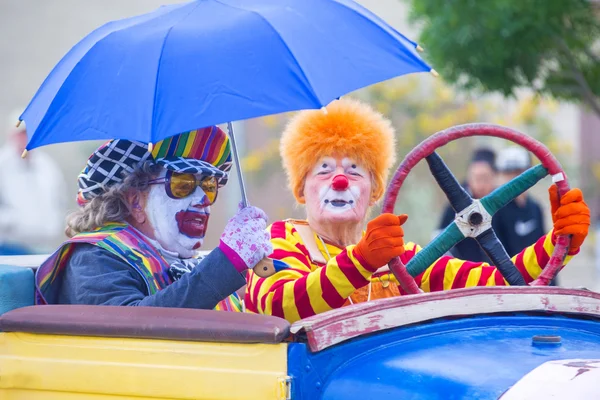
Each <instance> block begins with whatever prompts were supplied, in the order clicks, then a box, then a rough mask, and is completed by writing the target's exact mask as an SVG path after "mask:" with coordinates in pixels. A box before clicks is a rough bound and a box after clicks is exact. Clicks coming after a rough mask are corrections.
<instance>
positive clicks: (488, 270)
mask: <svg viewBox="0 0 600 400" xmlns="http://www.w3.org/2000/svg"><path fill="white" fill-rule="evenodd" d="M494 271H495V269H494V267H482V268H481V276H480V277H479V282H477V286H485V284H486V283H487V281H488V279H490V276H492V274H493V273H494Z"/></svg>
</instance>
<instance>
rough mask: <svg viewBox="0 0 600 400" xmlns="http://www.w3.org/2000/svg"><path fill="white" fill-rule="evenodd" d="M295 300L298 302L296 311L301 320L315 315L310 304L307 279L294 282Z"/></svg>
mask: <svg viewBox="0 0 600 400" xmlns="http://www.w3.org/2000/svg"><path fill="white" fill-rule="evenodd" d="M294 300H295V301H296V309H297V310H298V314H299V315H300V318H307V317H310V316H313V315H315V310H313V308H312V305H311V304H310V298H309V297H308V292H307V291H306V278H302V279H298V280H296V282H294Z"/></svg>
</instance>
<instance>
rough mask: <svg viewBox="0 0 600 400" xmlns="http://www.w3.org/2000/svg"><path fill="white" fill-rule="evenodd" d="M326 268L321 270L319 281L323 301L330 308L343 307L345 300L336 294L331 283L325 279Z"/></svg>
mask: <svg viewBox="0 0 600 400" xmlns="http://www.w3.org/2000/svg"><path fill="white" fill-rule="evenodd" d="M325 273H326V268H321V271H320V275H319V279H320V280H321V290H322V291H323V300H325V303H327V305H328V306H329V307H331V308H339V307H341V306H342V305H344V303H345V301H346V299H344V298H343V297H342V296H340V294H339V293H338V291H337V289H336V288H335V286H333V283H331V281H330V280H329V278H327V275H326V274H325Z"/></svg>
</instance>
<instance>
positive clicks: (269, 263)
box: [227, 122, 277, 278]
mask: <svg viewBox="0 0 600 400" xmlns="http://www.w3.org/2000/svg"><path fill="white" fill-rule="evenodd" d="M227 133H228V134H229V140H231V153H232V155H233V163H234V164H235V170H236V172H237V175H238V181H239V183H240V192H241V195H242V207H248V196H246V185H244V177H243V176H242V166H241V165H240V157H239V155H238V149H237V145H236V143H235V134H234V133H233V125H232V124H231V122H228V123H227ZM253 271H254V273H255V274H256V275H258V276H260V277H261V278H268V277H269V276H271V275H273V274H274V273H275V272H277V270H276V269H275V266H274V264H273V260H272V259H271V258H268V257H265V258H263V259H262V260H260V261H259V262H258V264H256V265H255V266H254V268H253Z"/></svg>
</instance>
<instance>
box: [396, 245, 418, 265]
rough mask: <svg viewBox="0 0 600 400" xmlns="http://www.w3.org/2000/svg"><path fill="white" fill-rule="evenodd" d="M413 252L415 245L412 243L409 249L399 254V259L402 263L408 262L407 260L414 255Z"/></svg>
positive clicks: (415, 251)
mask: <svg viewBox="0 0 600 400" xmlns="http://www.w3.org/2000/svg"><path fill="white" fill-rule="evenodd" d="M415 254H417V245H416V244H414V245H413V247H412V249H410V250H405V251H404V254H402V255H401V256H400V261H402V262H403V263H404V265H406V264H408V262H409V261H410V260H412V258H413V257H414V256H415Z"/></svg>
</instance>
